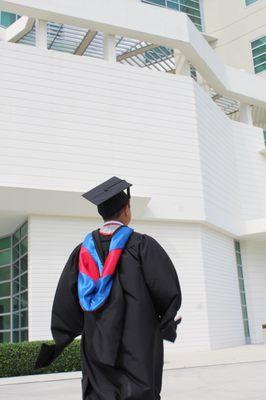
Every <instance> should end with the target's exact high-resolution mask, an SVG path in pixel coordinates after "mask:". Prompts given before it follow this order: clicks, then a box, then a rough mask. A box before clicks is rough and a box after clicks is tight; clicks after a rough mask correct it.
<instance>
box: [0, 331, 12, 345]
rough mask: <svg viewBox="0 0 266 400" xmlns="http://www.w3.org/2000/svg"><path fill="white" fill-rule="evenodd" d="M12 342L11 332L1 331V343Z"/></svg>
mask: <svg viewBox="0 0 266 400" xmlns="http://www.w3.org/2000/svg"><path fill="white" fill-rule="evenodd" d="M9 342H10V332H0V343H9Z"/></svg>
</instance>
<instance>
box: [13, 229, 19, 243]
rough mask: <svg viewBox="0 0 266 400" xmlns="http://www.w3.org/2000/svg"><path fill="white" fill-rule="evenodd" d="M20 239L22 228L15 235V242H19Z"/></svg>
mask: <svg viewBox="0 0 266 400" xmlns="http://www.w3.org/2000/svg"><path fill="white" fill-rule="evenodd" d="M19 240H20V229H18V230H17V231H16V232H15V233H14V235H13V243H14V244H15V243H17V242H18V241H19Z"/></svg>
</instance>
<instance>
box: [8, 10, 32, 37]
mask: <svg viewBox="0 0 266 400" xmlns="http://www.w3.org/2000/svg"><path fill="white" fill-rule="evenodd" d="M33 26H34V18H29V17H25V16H23V17H21V18H19V19H18V20H17V21H15V22H14V23H13V24H11V25H10V26H9V27H8V28H6V29H4V33H3V40H5V41H6V42H17V41H19V40H20V39H21V38H22V37H23V36H25V35H26V34H27V33H29V32H30V31H31V30H32V28H33Z"/></svg>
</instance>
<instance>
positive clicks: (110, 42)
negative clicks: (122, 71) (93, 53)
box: [103, 33, 116, 62]
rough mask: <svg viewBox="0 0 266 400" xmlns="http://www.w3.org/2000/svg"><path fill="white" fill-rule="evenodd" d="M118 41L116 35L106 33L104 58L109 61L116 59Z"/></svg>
mask: <svg viewBox="0 0 266 400" xmlns="http://www.w3.org/2000/svg"><path fill="white" fill-rule="evenodd" d="M115 50H116V41H115V35H109V34H107V33H104V39H103V51H104V59H105V60H107V61H113V62H115V61H116V51H115Z"/></svg>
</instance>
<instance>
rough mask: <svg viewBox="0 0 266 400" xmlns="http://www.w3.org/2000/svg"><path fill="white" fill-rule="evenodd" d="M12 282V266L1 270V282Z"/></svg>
mask: <svg viewBox="0 0 266 400" xmlns="http://www.w3.org/2000/svg"><path fill="white" fill-rule="evenodd" d="M8 280H10V266H8V267H1V268H0V281H8Z"/></svg>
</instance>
